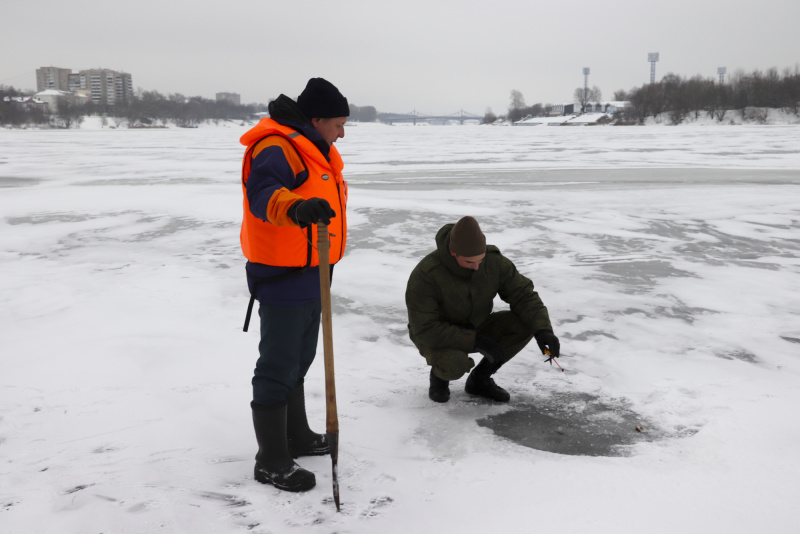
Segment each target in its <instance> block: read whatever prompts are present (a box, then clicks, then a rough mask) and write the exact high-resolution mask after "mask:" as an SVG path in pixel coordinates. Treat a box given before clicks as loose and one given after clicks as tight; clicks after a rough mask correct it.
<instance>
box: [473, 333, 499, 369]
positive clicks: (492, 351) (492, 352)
mask: <svg viewBox="0 0 800 534" xmlns="http://www.w3.org/2000/svg"><path fill="white" fill-rule="evenodd" d="M475 350H476V351H478V352H480V353H481V354H483V356H484V358H486V359H487V360H489V361H490V362H492V363H500V362H502V361H503V360H505V357H506V351H505V350H503V347H501V346H500V345H499V344H498V343H497V342H496V341H495V340H494V339H492V338H490V337H489V336H484V335H483V334H475Z"/></svg>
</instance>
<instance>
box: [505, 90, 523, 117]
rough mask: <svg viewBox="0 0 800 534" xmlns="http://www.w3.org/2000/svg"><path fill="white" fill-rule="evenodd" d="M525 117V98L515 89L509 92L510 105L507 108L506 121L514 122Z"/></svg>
mask: <svg viewBox="0 0 800 534" xmlns="http://www.w3.org/2000/svg"><path fill="white" fill-rule="evenodd" d="M524 116H525V98H524V97H523V96H522V93H520V92H519V91H517V90H516V89H514V90H512V91H511V104H510V105H509V106H508V120H510V121H511V122H516V121H518V120H520V119H521V118H522V117H524Z"/></svg>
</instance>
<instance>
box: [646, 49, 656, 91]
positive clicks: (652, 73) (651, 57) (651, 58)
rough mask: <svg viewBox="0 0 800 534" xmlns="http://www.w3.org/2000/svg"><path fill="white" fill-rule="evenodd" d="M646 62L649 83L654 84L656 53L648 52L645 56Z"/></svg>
mask: <svg viewBox="0 0 800 534" xmlns="http://www.w3.org/2000/svg"><path fill="white" fill-rule="evenodd" d="M647 61H649V62H650V83H655V82H656V62H657V61H658V52H650V53H649V54H647Z"/></svg>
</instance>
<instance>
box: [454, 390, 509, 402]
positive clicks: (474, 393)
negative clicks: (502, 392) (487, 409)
mask: <svg viewBox="0 0 800 534" xmlns="http://www.w3.org/2000/svg"><path fill="white" fill-rule="evenodd" d="M464 391H466V392H467V393H468V394H469V395H472V396H473V397H483V398H484V399H489V400H491V401H495V402H503V403H505V402H508V401H510V400H511V395H508V396H504V397H502V398H497V397H492V396H491V395H489V394H487V393H486V392H484V391H475V390H472V391H470V390H469V389H467V388H464Z"/></svg>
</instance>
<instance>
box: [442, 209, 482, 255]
mask: <svg viewBox="0 0 800 534" xmlns="http://www.w3.org/2000/svg"><path fill="white" fill-rule="evenodd" d="M450 250H451V251H452V252H455V253H456V254H458V255H459V256H464V257H467V258H472V257H475V256H480V255H481V254H485V253H486V236H485V235H483V232H481V227H480V226H478V221H476V220H475V219H474V218H473V217H470V216H467V217H463V218H462V219H461V220H459V221H458V222H457V223H456V224H455V226H453V229H452V230H450Z"/></svg>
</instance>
